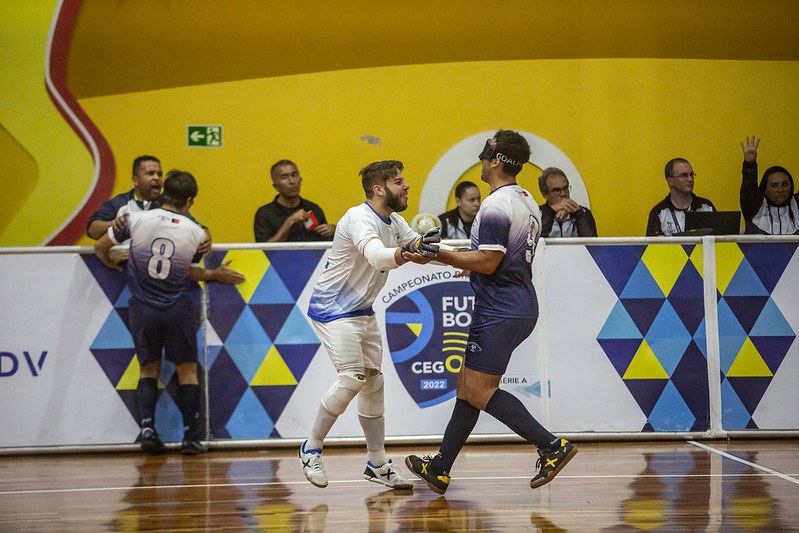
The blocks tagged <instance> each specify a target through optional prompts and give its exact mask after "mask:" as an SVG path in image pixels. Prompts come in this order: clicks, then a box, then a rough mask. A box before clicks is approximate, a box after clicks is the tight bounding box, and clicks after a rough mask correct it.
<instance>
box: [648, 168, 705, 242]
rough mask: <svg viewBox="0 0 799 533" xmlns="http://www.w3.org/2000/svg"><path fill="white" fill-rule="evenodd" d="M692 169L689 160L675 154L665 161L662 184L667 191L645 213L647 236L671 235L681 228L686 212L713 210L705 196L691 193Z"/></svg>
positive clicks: (683, 226) (683, 228)
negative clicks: (647, 213) (675, 156)
mask: <svg viewBox="0 0 799 533" xmlns="http://www.w3.org/2000/svg"><path fill="white" fill-rule="evenodd" d="M695 177H696V174H694V169H693V168H691V163H689V162H688V161H687V160H686V159H683V158H682V157H677V158H675V159H672V160H671V161H669V162H668V163H666V183H667V184H668V185H669V194H668V196H666V198H664V199H663V200H662V201H660V202H659V203H657V204H656V205H655V207H653V208H652V211H650V212H649V220H648V222H647V225H646V235H647V237H653V236H658V235H662V236H667V237H668V236H671V235H677V234H680V233H682V232H684V231H685V212H686V211H715V210H716V206H714V205H713V202H711V201H710V200H708V199H707V198H702V197H701V196H697V195H695V194H694V178H695Z"/></svg>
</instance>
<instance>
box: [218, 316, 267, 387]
mask: <svg viewBox="0 0 799 533" xmlns="http://www.w3.org/2000/svg"><path fill="white" fill-rule="evenodd" d="M271 347H272V341H271V340H270V339H269V337H268V336H267V335H266V333H265V332H264V329H263V328H262V327H261V325H260V324H259V323H258V319H257V318H255V315H253V313H252V311H251V310H250V308H249V307H247V308H245V309H244V311H243V312H242V313H241V316H239V319H238V320H237V321H236V324H235V325H234V326H233V329H232V330H231V332H230V335H228V338H227V340H226V341H225V349H226V350H227V352H228V355H230V358H231V359H233V362H235V363H236V367H238V369H239V371H240V372H241V375H242V377H244V379H245V380H246V381H247V383H250V382H251V381H252V378H253V377H254V376H255V373H256V372H257V371H258V369H259V368H260V367H261V363H262V362H263V360H264V357H266V354H267V353H268V352H269V349H270V348H271Z"/></svg>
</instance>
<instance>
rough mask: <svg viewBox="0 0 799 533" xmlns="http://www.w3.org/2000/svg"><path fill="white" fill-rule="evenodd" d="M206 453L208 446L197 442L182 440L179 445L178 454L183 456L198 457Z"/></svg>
mask: <svg viewBox="0 0 799 533" xmlns="http://www.w3.org/2000/svg"><path fill="white" fill-rule="evenodd" d="M207 451H208V445H207V444H203V443H202V442H200V441H198V440H184V441H183V442H182V443H181V445H180V453H182V454H183V455H200V454H201V453H205V452H207Z"/></svg>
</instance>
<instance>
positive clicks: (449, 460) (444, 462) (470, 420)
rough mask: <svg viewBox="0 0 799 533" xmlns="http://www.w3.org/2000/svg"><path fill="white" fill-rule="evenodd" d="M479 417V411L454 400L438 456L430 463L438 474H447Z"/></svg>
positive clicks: (458, 400) (464, 402)
mask: <svg viewBox="0 0 799 533" xmlns="http://www.w3.org/2000/svg"><path fill="white" fill-rule="evenodd" d="M479 416H480V409H478V408H477V407H474V406H473V405H472V404H470V403H469V402H467V401H466V400H461V399H460V398H458V399H457V400H455V408H454V409H453V410H452V416H450V418H449V423H448V424H447V429H446V431H444V438H443V439H442V440H441V447H440V448H439V450H438V455H437V456H436V457H435V458H434V459H433V461H432V467H433V470H434V471H436V472H439V473H444V472H446V473H449V471H450V470H451V469H452V465H453V464H454V463H455V459H456V458H457V457H458V454H459V453H461V449H462V448H463V445H464V444H466V439H468V438H469V435H470V434H471V433H472V430H473V429H474V425H475V424H477V418H478V417H479Z"/></svg>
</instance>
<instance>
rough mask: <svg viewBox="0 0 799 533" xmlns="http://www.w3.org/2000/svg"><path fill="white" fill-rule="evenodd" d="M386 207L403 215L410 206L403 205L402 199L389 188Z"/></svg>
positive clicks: (387, 189)
mask: <svg viewBox="0 0 799 533" xmlns="http://www.w3.org/2000/svg"><path fill="white" fill-rule="evenodd" d="M386 206H387V207H388V208H389V209H391V210H392V211H394V212H395V213H401V212H403V211H405V210H406V209H408V204H407V203H406V204H405V205H402V200H401V199H400V197H399V196H397V195H396V194H394V193H393V192H391V189H389V188H388V187H386Z"/></svg>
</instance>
